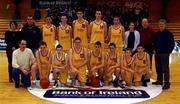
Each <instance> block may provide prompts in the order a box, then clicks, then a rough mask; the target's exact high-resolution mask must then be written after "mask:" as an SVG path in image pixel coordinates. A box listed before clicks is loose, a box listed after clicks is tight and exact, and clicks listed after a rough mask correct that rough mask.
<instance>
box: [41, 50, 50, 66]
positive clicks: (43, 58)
mask: <svg viewBox="0 0 180 104" xmlns="http://www.w3.org/2000/svg"><path fill="white" fill-rule="evenodd" d="M38 54H39V60H40V64H46V65H48V63H49V58H50V55H51V51H50V50H48V52H47V54H46V55H44V56H43V55H42V53H41V50H40V49H39V50H38Z"/></svg>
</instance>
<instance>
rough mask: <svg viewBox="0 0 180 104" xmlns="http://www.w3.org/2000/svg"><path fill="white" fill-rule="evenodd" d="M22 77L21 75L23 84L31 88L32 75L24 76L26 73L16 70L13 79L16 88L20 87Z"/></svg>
mask: <svg viewBox="0 0 180 104" xmlns="http://www.w3.org/2000/svg"><path fill="white" fill-rule="evenodd" d="M20 75H21V82H22V83H23V84H24V86H25V87H30V86H31V81H30V74H28V75H24V73H23V72H22V71H21V70H19V69H16V68H14V69H13V78H14V81H15V87H19V85H20Z"/></svg>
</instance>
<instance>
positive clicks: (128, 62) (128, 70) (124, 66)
mask: <svg viewBox="0 0 180 104" xmlns="http://www.w3.org/2000/svg"><path fill="white" fill-rule="evenodd" d="M131 55H132V51H131V49H130V48H126V49H125V52H124V53H123V54H122V56H121V61H120V64H121V75H122V79H123V80H124V81H125V82H126V85H127V86H129V87H131V86H132V79H133V75H134V69H133V65H132V63H133V58H132V56H131Z"/></svg>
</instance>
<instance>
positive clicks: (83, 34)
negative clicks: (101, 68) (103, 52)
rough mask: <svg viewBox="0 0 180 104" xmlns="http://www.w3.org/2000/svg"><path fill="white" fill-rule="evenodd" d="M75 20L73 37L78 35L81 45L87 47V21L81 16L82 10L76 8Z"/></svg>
mask: <svg viewBox="0 0 180 104" xmlns="http://www.w3.org/2000/svg"><path fill="white" fill-rule="evenodd" d="M76 15H77V20H74V21H73V35H74V38H76V37H80V38H81V40H82V46H83V47H86V48H87V45H88V36H87V33H88V21H87V20H85V19H84V18H83V11H82V10H81V9H78V11H77V13H76Z"/></svg>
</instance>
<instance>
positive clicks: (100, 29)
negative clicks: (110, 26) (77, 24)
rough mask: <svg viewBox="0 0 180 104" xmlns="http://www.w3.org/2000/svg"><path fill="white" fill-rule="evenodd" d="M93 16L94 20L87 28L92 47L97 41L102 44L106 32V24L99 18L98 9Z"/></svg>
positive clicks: (99, 12)
mask: <svg viewBox="0 0 180 104" xmlns="http://www.w3.org/2000/svg"><path fill="white" fill-rule="evenodd" d="M95 17H96V18H95V20H94V21H92V22H91V23H90V25H89V29H88V37H89V38H90V47H93V45H94V43H95V42H97V41H99V42H101V43H102V44H103V45H104V39H106V34H107V24H106V22H105V21H103V20H102V19H101V18H102V13H101V11H100V10H96V12H95ZM103 47H104V46H103Z"/></svg>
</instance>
